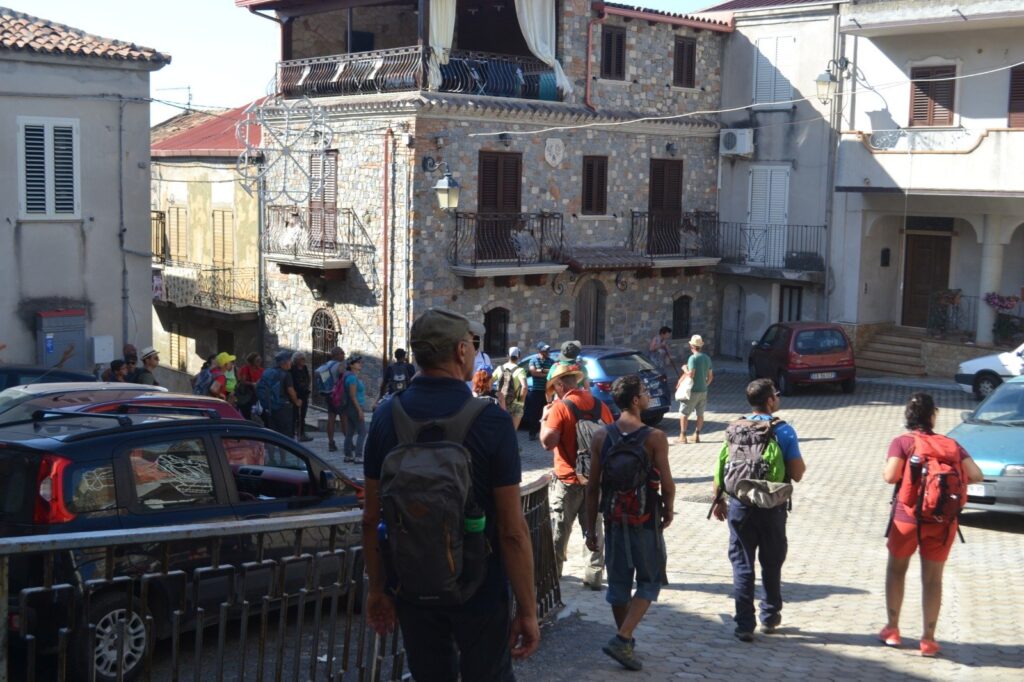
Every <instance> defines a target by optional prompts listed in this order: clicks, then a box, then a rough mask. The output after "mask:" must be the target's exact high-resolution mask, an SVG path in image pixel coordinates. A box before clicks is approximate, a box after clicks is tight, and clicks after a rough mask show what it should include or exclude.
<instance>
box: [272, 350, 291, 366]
mask: <svg viewBox="0 0 1024 682" xmlns="http://www.w3.org/2000/svg"><path fill="white" fill-rule="evenodd" d="M291 359H292V354H291V351H287V350H279V351H277V353H276V354H275V355H274V362H276V363H277V364H279V365H280V364H281V363H283V362H288V361H289V360H291Z"/></svg>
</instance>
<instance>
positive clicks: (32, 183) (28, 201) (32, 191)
mask: <svg viewBox="0 0 1024 682" xmlns="http://www.w3.org/2000/svg"><path fill="white" fill-rule="evenodd" d="M24 145H25V146H24V155H25V157H24V174H25V189H24V191H25V195H24V197H23V198H22V206H23V208H22V210H23V211H24V212H25V213H27V214H38V215H46V212H47V210H46V208H47V207H46V204H47V202H46V127H45V126H41V125H26V126H25V127H24Z"/></svg>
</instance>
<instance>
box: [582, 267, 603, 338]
mask: <svg viewBox="0 0 1024 682" xmlns="http://www.w3.org/2000/svg"><path fill="white" fill-rule="evenodd" d="M605 296H606V294H605V290H604V286H602V285H601V283H600V282H598V281H597V280H596V279H592V280H590V281H589V282H585V283H584V284H583V287H582V288H581V289H580V293H579V295H578V296H577V297H576V330H575V331H576V334H575V336H576V338H577V339H579V341H580V342H581V343H582V344H583V345H584V346H595V345H600V344H602V343H604V313H605Z"/></svg>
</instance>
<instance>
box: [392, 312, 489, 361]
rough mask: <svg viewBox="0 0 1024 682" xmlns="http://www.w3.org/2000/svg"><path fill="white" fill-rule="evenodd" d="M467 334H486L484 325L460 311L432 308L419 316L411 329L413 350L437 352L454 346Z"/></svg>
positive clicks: (410, 335) (414, 351)
mask: <svg viewBox="0 0 1024 682" xmlns="http://www.w3.org/2000/svg"><path fill="white" fill-rule="evenodd" d="M466 334H475V335H476V336H481V337H482V336H483V335H484V326H483V325H482V324H480V323H479V322H473V321H471V320H469V319H468V318H466V317H463V316H462V315H459V314H458V313H453V312H451V311H450V310H443V309H441V308H431V309H429V310H427V312H425V313H423V314H422V315H420V316H419V317H417V318H416V319H415V320H414V321H413V323H412V329H411V330H410V331H409V337H410V343H409V345H410V346H412V352H413V353H416V352H417V349H419V351H420V352H423V351H427V352H430V351H433V352H437V351H440V350H444V349H446V348H451V347H453V346H454V345H455V344H456V343H458V342H459V341H462V340H463V339H465V338H466Z"/></svg>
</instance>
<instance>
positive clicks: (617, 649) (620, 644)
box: [601, 635, 644, 670]
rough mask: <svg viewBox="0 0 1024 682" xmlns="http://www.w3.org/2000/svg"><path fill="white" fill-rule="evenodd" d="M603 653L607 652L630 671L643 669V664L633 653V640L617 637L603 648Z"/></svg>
mask: <svg viewBox="0 0 1024 682" xmlns="http://www.w3.org/2000/svg"><path fill="white" fill-rule="evenodd" d="M601 651H603V652H605V653H606V654H608V655H609V656H611V657H612V658H614V659H615V660H616V661H618V662H619V663H620V664H621V665H622V667H624V668H627V669H629V670H640V669H641V668H643V667H644V666H643V663H641V662H640V659H638V658H637V657H636V655H635V654H634V653H633V640H630V641H628V642H627V641H626V640H624V639H622V638H621V637H619V636H618V635H615V636H614V637H612V638H611V639H610V640H608V643H607V644H605V645H604V646H603V647H601Z"/></svg>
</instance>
